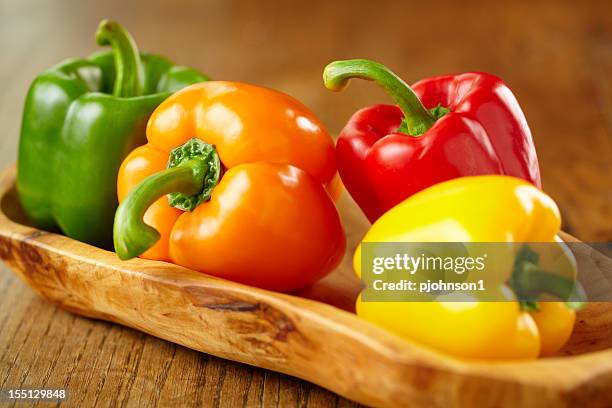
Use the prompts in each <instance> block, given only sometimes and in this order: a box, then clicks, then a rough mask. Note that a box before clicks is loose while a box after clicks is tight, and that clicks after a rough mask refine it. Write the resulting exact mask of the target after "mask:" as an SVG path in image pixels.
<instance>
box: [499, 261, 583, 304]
mask: <svg viewBox="0 0 612 408" xmlns="http://www.w3.org/2000/svg"><path fill="white" fill-rule="evenodd" d="M511 285H512V288H513V289H514V291H515V293H516V294H517V296H518V298H519V301H521V302H525V303H527V304H530V303H533V302H536V301H537V300H538V295H539V294H541V293H549V294H551V295H554V296H556V297H558V298H559V299H561V300H563V301H565V302H566V304H567V305H568V306H569V307H571V308H573V309H578V308H580V307H581V306H582V304H583V303H584V301H585V299H586V295H585V293H584V289H583V288H582V286H581V285H580V283H579V282H577V281H575V280H572V279H569V278H565V277H563V276H559V275H557V274H554V273H550V272H546V271H542V270H541V269H540V268H539V267H538V266H537V265H536V264H534V263H531V262H524V263H523V264H522V265H521V266H520V267H518V268H517V269H515V271H514V273H513V276H512V282H511Z"/></svg>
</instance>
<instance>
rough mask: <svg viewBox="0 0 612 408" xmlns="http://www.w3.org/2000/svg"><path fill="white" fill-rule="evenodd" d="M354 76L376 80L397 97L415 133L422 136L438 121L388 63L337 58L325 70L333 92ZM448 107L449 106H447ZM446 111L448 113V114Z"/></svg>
mask: <svg viewBox="0 0 612 408" xmlns="http://www.w3.org/2000/svg"><path fill="white" fill-rule="evenodd" d="M352 78H359V79H365V80H368V81H374V82H375V83H376V84H378V85H379V86H381V87H382V88H383V89H384V90H385V91H387V93H388V94H389V95H390V96H391V97H392V98H393V99H394V101H395V103H397V104H398V105H399V107H400V109H401V110H402V112H403V114H404V118H405V119H404V122H403V124H402V127H400V130H402V129H403V128H404V127H405V129H406V130H407V132H408V134H410V135H411V136H420V135H422V134H423V133H425V132H426V131H427V130H428V129H429V128H430V127H432V126H433V124H434V123H435V122H436V117H434V115H432V114H431V113H430V112H429V111H428V110H427V108H425V106H423V103H422V102H421V100H420V99H419V97H418V96H417V95H416V93H414V91H413V90H412V88H410V86H408V84H406V82H404V81H403V80H402V79H401V78H400V77H398V76H397V75H396V74H395V73H393V72H392V71H391V70H390V69H388V68H387V67H385V66H384V65H382V64H380V63H378V62H376V61H370V60H366V59H353V60H344V61H334V62H332V63H330V64H329V65H327V66H326V67H325V70H324V71H323V83H324V84H325V87H326V88H327V89H329V90H331V91H341V90H343V89H344V88H346V86H347V85H348V83H349V81H350V80H351V79H352ZM444 109H445V108H444ZM447 112H448V110H446V112H445V113H447Z"/></svg>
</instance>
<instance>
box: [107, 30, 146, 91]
mask: <svg viewBox="0 0 612 408" xmlns="http://www.w3.org/2000/svg"><path fill="white" fill-rule="evenodd" d="M96 42H97V43H98V45H110V46H111V47H112V49H113V54H114V57H115V84H114V87H113V95H114V96H117V97H124V98H127V97H132V96H139V95H141V93H142V90H141V78H140V77H141V75H142V63H141V61H140V53H139V52H138V47H137V46H136V42H135V41H134V39H133V38H132V36H131V35H130V33H129V32H128V31H127V30H126V29H125V28H123V27H122V26H121V25H120V24H119V23H116V22H114V21H109V20H102V21H101V22H100V25H99V26H98V31H97V32H96Z"/></svg>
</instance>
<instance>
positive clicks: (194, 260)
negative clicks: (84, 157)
mask: <svg viewBox="0 0 612 408" xmlns="http://www.w3.org/2000/svg"><path fill="white" fill-rule="evenodd" d="M147 139H148V144H146V145H144V146H141V147H139V148H137V149H135V150H134V151H132V153H131V154H130V155H129V156H128V157H127V158H126V159H125V160H124V162H123V164H122V165H121V168H120V170H119V176H118V180H117V190H118V196H119V201H120V203H121V204H120V206H119V209H118V210H117V214H116V217H115V225H114V242H115V249H116V251H117V254H118V256H119V257H120V258H121V259H129V258H132V257H135V256H139V255H140V256H142V257H143V258H148V259H155V260H165V261H171V262H174V263H176V264H179V265H183V266H185V267H188V268H191V269H195V270H198V271H202V272H206V273H208V274H211V275H215V276H219V277H223V278H227V279H230V280H234V281H238V282H242V283H245V284H249V285H253V286H258V287H263V288H267V289H273V290H281V291H285V290H291V289H295V288H299V287H303V286H305V285H307V284H310V283H312V282H314V281H316V280H318V279H320V278H321V277H323V276H324V275H325V274H327V273H328V272H330V271H331V270H332V269H333V268H335V267H336V266H337V265H338V263H339V262H340V260H341V258H342V256H343V254H344V250H345V246H346V238H345V235H344V231H343V229H342V225H341V223H340V217H339V215H338V212H337V210H336V207H335V206H334V203H333V200H332V199H331V197H330V195H337V192H338V188H339V184H338V180H337V177H336V167H335V159H334V147H333V142H332V139H331V137H330V136H329V134H328V133H327V131H326V130H325V129H324V127H323V125H322V124H321V123H320V121H319V120H318V119H317V118H316V117H315V116H314V114H313V113H312V112H310V111H309V110H308V109H307V108H306V107H305V106H304V105H302V104H301V103H300V102H298V101H297V100H295V99H293V98H291V97H289V96H287V95H285V94H282V93H280V92H277V91H273V90H270V89H266V88H261V87H257V86H254V85H248V84H242V83H235V82H224V81H212V82H206V83H200V84H196V85H192V86H190V87H187V88H185V89H183V90H182V91H179V92H178V93H176V94H174V95H172V96H171V97H170V98H168V99H167V100H166V101H164V102H163V103H162V104H161V105H160V106H159V107H158V108H157V109H156V110H155V112H154V113H153V115H152V116H151V118H150V119H149V122H148V125H147ZM326 186H329V189H330V191H329V192H328V191H326ZM166 195H168V197H167V198H166ZM143 221H144V222H143ZM145 223H146V224H145Z"/></svg>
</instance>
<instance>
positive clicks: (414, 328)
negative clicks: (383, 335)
mask: <svg viewBox="0 0 612 408" xmlns="http://www.w3.org/2000/svg"><path fill="white" fill-rule="evenodd" d="M560 228H561V220H560V214H559V209H558V208H557V206H556V204H555V203H554V201H553V200H552V199H551V198H550V197H549V196H547V195H546V194H544V193H543V192H542V191H540V190H538V189H537V188H536V187H534V186H532V185H531V184H529V183H527V182H525V181H523V180H520V179H517V178H513V177H507V176H476V177H464V178H458V179H454V180H451V181H447V182H444V183H440V184H437V185H435V186H432V187H430V188H428V189H426V190H423V191H421V192H420V193H418V194H416V195H414V196H412V197H410V198H408V199H407V200H405V201H403V202H402V203H400V204H398V205H397V206H396V207H394V208H392V209H391V210H389V211H388V212H387V213H386V214H384V215H383V216H382V217H381V218H379V219H378V220H377V221H376V222H375V223H374V224H373V225H372V227H371V229H370V230H369V231H368V233H367V234H366V236H365V237H364V239H363V241H362V244H363V242H379V243H380V242H499V243H517V242H518V243H539V242H556V243H557V244H556V245H558V248H559V251H558V252H559V253H562V254H563V255H564V256H562V257H561V258H560V259H563V263H565V265H563V267H562V268H561V266H560V265H558V263H559V261H558V259H559V257H555V259H557V260H556V261H555V262H556V263H554V262H553V260H552V257H548V258H547V255H546V254H544V255H543V256H542V257H540V259H538V254H537V253H536V252H535V251H534V250H533V248H531V249H530V246H526V247H525V246H524V247H523V249H524V250H525V251H521V253H520V254H519V253H517V250H516V248H518V247H519V246H520V245H516V244H513V245H508V247H510V248H513V249H512V250H513V251H514V252H513V255H512V256H513V258H511V259H514V258H516V259H517V260H518V261H520V262H518V261H517V262H518V263H516V264H515V265H511V264H510V265H506V266H505V267H504V268H505V270H504V272H503V273H502V276H503V279H500V280H499V283H498V284H499V287H498V288H497V290H499V293H500V294H502V295H501V296H503V299H507V300H506V301H496V302H491V301H486V302H485V301H464V302H457V301H428V302H417V301H404V302H396V301H393V302H391V301H362V299H361V296H360V298H359V299H358V300H357V305H356V310H357V314H358V315H359V316H361V317H362V318H364V319H366V320H368V321H370V322H372V323H375V324H377V325H379V326H382V327H385V328H387V329H388V330H390V331H392V332H395V333H397V334H398V335H400V336H403V337H405V338H408V339H411V340H413V341H415V342H418V343H421V344H423V345H426V346H429V347H431V348H435V349H438V350H440V351H443V352H446V353H448V354H451V355H455V356H459V357H464V358H472V359H519V358H535V357H537V356H543V355H551V354H554V353H556V352H557V351H558V350H559V349H560V348H561V347H562V346H563V345H564V344H565V343H566V341H567V340H568V339H569V337H570V335H571V332H572V328H573V325H574V320H575V312H574V310H572V308H571V306H572V305H571V304H570V303H568V304H566V303H564V302H559V301H550V299H548V300H549V301H546V302H543V301H542V302H519V301H518V299H517V296H516V293H515V292H514V289H512V288H511V283H513V279H514V283H515V284H516V283H519V284H521V285H523V287H524V288H525V287H526V289H525V290H526V291H528V292H529V291H530V289H529V286H530V285H531V286H533V287H532V288H531V290H534V291H536V292H538V291H539V289H541V287H538V285H541V284H542V282H544V286H546V285H547V284H549V283H550V285H548V286H549V287H548V289H550V290H548V292H552V293H555V294H556V295H558V296H563V299H564V300H565V299H567V296H569V294H570V293H569V291H570V290H573V291H575V290H576V289H575V288H576V286H575V285H574V282H573V280H574V279H575V274H576V264H575V260H574V258H573V255H572V254H571V252H570V251H569V250H568V249H567V247H566V246H565V245H564V244H563V243H562V241H561V239H560V238H559V237H558V236H557V234H558V232H559V230H560ZM556 245H555V247H556ZM502 246H503V245H502ZM534 246H536V245H534ZM361 251H362V245H361V244H360V245H359V246H358V248H357V250H356V252H355V256H354V268H355V271H356V273H357V275H358V276H360V277H361V267H362V264H361ZM536 264H537V265H536ZM517 268H519V269H520V270H518V272H519V273H520V274H519V275H516V274H514V273H513V272H516V271H517ZM555 268H561V269H564V270H565V271H568V270H569V271H570V272H569V275H570V276H560V275H554V276H551V275H552V274H551V273H549V272H550V271H554V269H555ZM502 269H503V268H502ZM555 273H556V272H555ZM562 273H563V272H560V274H562ZM565 273H566V274H567V272H565ZM549 278H552V282H549V280H550V279H549ZM517 279H518V280H519V281H520V282H516V280H517ZM568 282H569V285H568ZM534 285H535V286H534ZM545 289H546V288H545ZM538 293H539V292H538ZM572 293H575V292H572ZM539 299H541V298H539ZM574 306H576V305H574Z"/></svg>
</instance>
